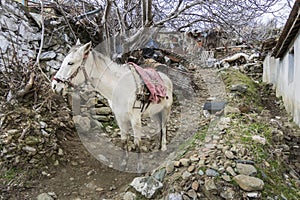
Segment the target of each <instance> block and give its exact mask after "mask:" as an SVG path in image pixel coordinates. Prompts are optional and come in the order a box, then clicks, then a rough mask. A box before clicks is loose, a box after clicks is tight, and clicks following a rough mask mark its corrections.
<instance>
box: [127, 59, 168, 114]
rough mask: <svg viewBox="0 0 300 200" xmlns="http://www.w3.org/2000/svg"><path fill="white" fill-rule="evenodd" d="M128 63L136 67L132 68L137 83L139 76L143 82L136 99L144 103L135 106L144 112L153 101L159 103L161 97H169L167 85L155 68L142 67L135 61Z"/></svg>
mask: <svg viewBox="0 0 300 200" xmlns="http://www.w3.org/2000/svg"><path fill="white" fill-rule="evenodd" d="M128 64H129V65H131V66H133V67H134V69H132V68H130V69H131V71H132V72H133V76H134V78H135V81H136V83H138V81H137V80H138V78H139V79H141V80H142V82H143V84H142V87H139V85H138V86H137V88H138V90H137V92H136V93H137V94H136V100H138V101H140V102H141V103H142V105H141V106H140V107H135V108H139V109H141V112H143V111H144V110H146V109H147V108H148V106H149V105H150V103H151V102H153V103H159V102H160V101H161V98H167V92H166V86H165V84H164V82H163V80H162V78H161V77H160V75H159V74H158V72H157V71H156V70H155V69H153V68H150V67H147V68H142V67H140V66H139V65H137V64H135V63H133V62H129V63H128ZM137 76H139V77H137Z"/></svg>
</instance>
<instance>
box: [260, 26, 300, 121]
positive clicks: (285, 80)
mask: <svg viewBox="0 0 300 200" xmlns="http://www.w3.org/2000/svg"><path fill="white" fill-rule="evenodd" d="M263 65H264V70H263V81H264V82H267V83H273V85H274V87H275V90H276V95H277V96H278V97H282V99H283V102H284V106H285V108H286V110H287V112H289V113H290V114H291V115H292V116H293V119H294V121H295V122H296V123H297V124H298V125H299V126H300V32H298V34H297V36H296V39H295V40H294V41H293V43H292V44H291V45H290V46H289V48H288V50H287V52H286V54H285V55H284V56H283V57H282V58H278V59H275V58H274V57H271V56H270V55H268V56H266V58H265V60H264V63H263Z"/></svg>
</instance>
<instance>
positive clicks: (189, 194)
mask: <svg viewBox="0 0 300 200" xmlns="http://www.w3.org/2000/svg"><path fill="white" fill-rule="evenodd" d="M186 194H187V195H188V196H189V197H191V198H192V199H197V193H196V192H195V190H189V191H188V192H187V193H186Z"/></svg>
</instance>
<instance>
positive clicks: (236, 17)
mask: <svg viewBox="0 0 300 200" xmlns="http://www.w3.org/2000/svg"><path fill="white" fill-rule="evenodd" d="M291 1H292V0H284V2H283V0H260V1H257V0H245V1H240V0H142V1H139V0H98V1H92V0H76V1H74V2H75V3H74V2H73V1H72V5H73V6H74V5H76V8H75V9H65V12H67V15H68V16H71V17H72V19H73V20H74V21H76V22H77V23H78V24H81V25H83V26H86V27H88V29H89V31H90V32H93V35H96V34H98V35H100V36H101V38H102V40H105V41H107V47H108V48H107V49H106V50H108V51H109V53H110V54H111V55H112V53H111V52H114V53H116V52H117V53H121V52H126V51H129V50H131V49H135V48H137V47H138V46H139V44H141V43H143V42H145V41H147V39H149V38H147V37H149V36H151V34H155V33H156V31H157V30H159V28H165V29H166V30H173V31H186V30H190V29H198V30H203V29H207V28H218V29H225V30H231V31H234V32H235V33H237V34H242V33H243V30H245V27H249V25H250V24H251V25H258V24H259V23H258V21H257V18H259V17H261V16H262V15H263V14H266V13H276V12H277V13H278V11H280V10H282V9H283V8H285V7H288V6H290V4H291ZM279 2H283V4H281V6H279V7H277V9H276V10H274V9H271V8H273V7H274V6H275V5H277V4H278V3H279ZM59 4H60V5H63V6H64V8H68V4H70V1H62V0H61V1H59ZM69 7H70V5H69ZM149 29H151V30H153V31H150V32H149ZM146 33H147V34H146ZM109 38H110V39H109ZM117 44H122V45H121V46H120V45H119V46H118V45H117Z"/></svg>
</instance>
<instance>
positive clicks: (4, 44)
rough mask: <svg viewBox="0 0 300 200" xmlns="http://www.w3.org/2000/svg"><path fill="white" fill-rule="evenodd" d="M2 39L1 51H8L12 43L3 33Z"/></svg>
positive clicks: (0, 39) (0, 43)
mask: <svg viewBox="0 0 300 200" xmlns="http://www.w3.org/2000/svg"><path fill="white" fill-rule="evenodd" d="M0 41H1V42H0V49H1V52H3V53H6V51H7V49H8V47H9V45H10V43H9V41H8V40H7V39H6V38H5V37H4V36H3V35H0Z"/></svg>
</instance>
